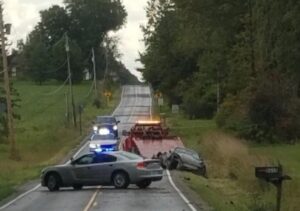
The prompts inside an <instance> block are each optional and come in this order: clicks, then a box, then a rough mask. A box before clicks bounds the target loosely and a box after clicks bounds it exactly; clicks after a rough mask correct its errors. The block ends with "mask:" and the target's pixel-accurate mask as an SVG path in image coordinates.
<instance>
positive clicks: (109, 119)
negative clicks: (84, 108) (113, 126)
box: [96, 116, 116, 124]
mask: <svg viewBox="0 0 300 211" xmlns="http://www.w3.org/2000/svg"><path fill="white" fill-rule="evenodd" d="M96 122H97V123H99V124H103V123H115V122H116V119H115V118H114V117H102V116H101V117H97V119H96Z"/></svg>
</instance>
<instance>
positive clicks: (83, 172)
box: [71, 154, 94, 185]
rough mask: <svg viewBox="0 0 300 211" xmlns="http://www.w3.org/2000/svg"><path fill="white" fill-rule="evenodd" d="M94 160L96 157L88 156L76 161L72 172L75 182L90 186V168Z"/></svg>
mask: <svg viewBox="0 0 300 211" xmlns="http://www.w3.org/2000/svg"><path fill="white" fill-rule="evenodd" d="M93 160H94V155H92V154H88V155H84V156H82V157H80V158H78V159H77V160H76V161H74V163H73V165H72V168H71V171H72V174H73V178H74V181H75V182H76V183H80V184H83V185H87V184H89V181H90V179H91V178H90V174H89V171H90V168H91V165H92V163H93Z"/></svg>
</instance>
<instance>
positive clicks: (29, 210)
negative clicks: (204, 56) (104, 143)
mask: <svg viewBox="0 0 300 211" xmlns="http://www.w3.org/2000/svg"><path fill="white" fill-rule="evenodd" d="M151 110H152V99H151V91H150V88H149V87H147V86H124V87H123V91H122V98H121V102H120V104H119V106H118V107H117V108H116V110H115V111H114V113H113V114H114V115H115V116H116V117H117V119H118V120H120V121H121V123H120V125H119V131H120V133H121V132H122V130H128V129H129V128H130V127H131V126H132V125H133V124H134V122H136V121H137V120H139V119H145V118H149V117H150V116H151ZM86 152H88V143H86V144H85V145H84V146H83V147H82V148H81V149H80V150H79V151H78V152H77V153H76V154H75V155H76V157H78V156H80V155H81V154H84V153H86ZM172 183H173V182H172V179H171V177H170V176H169V174H168V175H167V172H166V173H165V176H164V178H163V180H162V181H160V182H155V183H152V185H151V186H150V187H149V188H148V189H145V190H141V189H138V188H137V187H136V186H134V185H132V186H129V188H128V189H126V190H117V189H114V188H113V187H90V188H88V187H87V188H84V189H83V190H80V191H75V190H73V189H72V188H66V189H62V190H61V191H58V192H49V191H48V189H47V188H45V187H40V186H36V187H35V188H34V189H31V190H29V191H28V192H27V193H26V194H23V195H22V197H19V198H18V199H17V200H13V201H11V202H10V203H8V204H6V205H4V206H2V210H7V211H19V210H24V211H41V210H47V211H48V210H49V211H52V210H53V211H56V210H57V211H61V210H66V211H87V210H103V211H106V210H108V211H119V210H120V211H127V210H128V211H140V210H143V211H156V210H162V211H164V210H166V211H168V210H173V211H177V210H178V211H183V210H195V209H194V207H193V206H192V205H191V204H190V203H189V202H188V201H187V199H186V198H185V197H184V196H183V194H182V193H181V192H180V191H179V190H176V189H177V188H176V186H174V184H172ZM0 210H1V208H0Z"/></svg>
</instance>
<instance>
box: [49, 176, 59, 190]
mask: <svg viewBox="0 0 300 211" xmlns="http://www.w3.org/2000/svg"><path fill="white" fill-rule="evenodd" d="M59 186H60V178H59V176H58V175H57V174H54V173H52V174H50V175H49V176H48V178H47V187H48V189H49V191H51V192H53V191H58V190H59Z"/></svg>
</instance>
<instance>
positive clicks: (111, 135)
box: [92, 133, 115, 141]
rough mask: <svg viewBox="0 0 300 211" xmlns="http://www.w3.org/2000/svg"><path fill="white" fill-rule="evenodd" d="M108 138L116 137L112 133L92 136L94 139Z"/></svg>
mask: <svg viewBox="0 0 300 211" xmlns="http://www.w3.org/2000/svg"><path fill="white" fill-rule="evenodd" d="M106 139H115V135H114V134H112V133H110V134H107V135H94V136H93V137H92V140H93V141H94V140H106Z"/></svg>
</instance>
